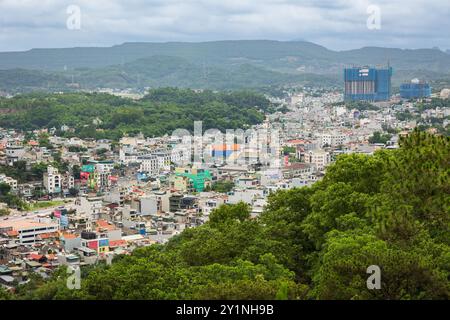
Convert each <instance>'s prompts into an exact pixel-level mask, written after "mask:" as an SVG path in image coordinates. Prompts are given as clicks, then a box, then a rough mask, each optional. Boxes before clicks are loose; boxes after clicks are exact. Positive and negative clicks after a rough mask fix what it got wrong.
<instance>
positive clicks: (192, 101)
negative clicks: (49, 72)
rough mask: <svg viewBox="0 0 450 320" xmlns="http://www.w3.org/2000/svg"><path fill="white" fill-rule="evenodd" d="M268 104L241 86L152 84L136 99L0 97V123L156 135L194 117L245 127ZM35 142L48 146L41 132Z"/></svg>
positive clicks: (209, 124)
mask: <svg viewBox="0 0 450 320" xmlns="http://www.w3.org/2000/svg"><path fill="white" fill-rule="evenodd" d="M273 108H274V106H272V104H271V103H270V102H269V100H267V99H266V98H265V97H264V96H262V95H260V94H256V93H251V92H247V91H244V92H234V93H214V92H212V91H204V92H195V91H193V90H188V89H186V90H183V89H171V88H166V89H154V90H150V92H149V93H148V95H147V96H145V98H144V99H142V100H139V101H133V100H129V99H123V98H119V97H115V96H112V95H107V94H98V93H92V94H89V93H77V94H37V93H36V94H29V95H19V96H15V97H14V98H11V99H5V98H0V110H2V109H8V110H12V112H8V113H3V114H2V115H1V116H0V126H2V127H7V128H15V129H21V130H26V131H30V130H34V129H41V128H52V127H56V128H59V127H61V126H62V125H67V126H69V127H72V128H74V129H75V132H74V133H71V132H64V133H60V134H63V135H65V136H66V137H71V136H77V137H80V138H96V139H103V138H107V139H113V140H114V139H115V140H118V139H120V138H121V137H122V136H123V135H124V134H128V135H136V134H138V133H140V132H142V133H144V134H145V135H146V136H156V135H158V136H161V135H164V134H166V133H171V132H173V131H174V130H175V129H178V128H183V129H188V130H191V131H192V130H193V126H194V121H200V120H201V121H203V127H204V129H205V130H206V129H211V128H217V129H219V130H226V129H236V128H245V127H248V126H250V125H254V124H258V123H261V122H262V121H263V120H264V114H263V113H264V112H269V111H271V110H273ZM94 120H100V121H94ZM94 122H95V123H96V124H94ZM39 143H40V145H41V146H47V147H51V145H50V143H49V142H48V135H41V136H40V137H39ZM71 151H78V150H76V149H74V148H72V149H71Z"/></svg>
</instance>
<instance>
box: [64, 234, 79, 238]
mask: <svg viewBox="0 0 450 320" xmlns="http://www.w3.org/2000/svg"><path fill="white" fill-rule="evenodd" d="M77 237H78V236H77V235H76V234H73V233H64V234H63V238H64V239H75V238H77Z"/></svg>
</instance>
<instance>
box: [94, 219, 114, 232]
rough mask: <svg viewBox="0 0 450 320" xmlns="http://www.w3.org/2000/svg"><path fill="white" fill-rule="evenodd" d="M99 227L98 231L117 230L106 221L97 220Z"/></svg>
mask: <svg viewBox="0 0 450 320" xmlns="http://www.w3.org/2000/svg"><path fill="white" fill-rule="evenodd" d="M97 226H98V228H97V229H100V228H103V229H107V230H114V229H116V227H115V226H113V225H110V224H109V223H108V221H106V220H97Z"/></svg>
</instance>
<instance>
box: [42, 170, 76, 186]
mask: <svg viewBox="0 0 450 320" xmlns="http://www.w3.org/2000/svg"><path fill="white" fill-rule="evenodd" d="M74 186H75V179H74V177H73V176H72V175H70V174H60V173H59V172H58V169H56V168H54V167H52V166H48V167H47V172H46V173H44V187H45V189H46V190H47V192H48V193H60V192H63V191H64V192H68V191H69V189H70V188H73V187H74Z"/></svg>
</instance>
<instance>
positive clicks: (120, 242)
mask: <svg viewBox="0 0 450 320" xmlns="http://www.w3.org/2000/svg"><path fill="white" fill-rule="evenodd" d="M126 245H127V242H126V241H125V240H111V241H109V246H110V247H111V248H116V247H121V246H126Z"/></svg>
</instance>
